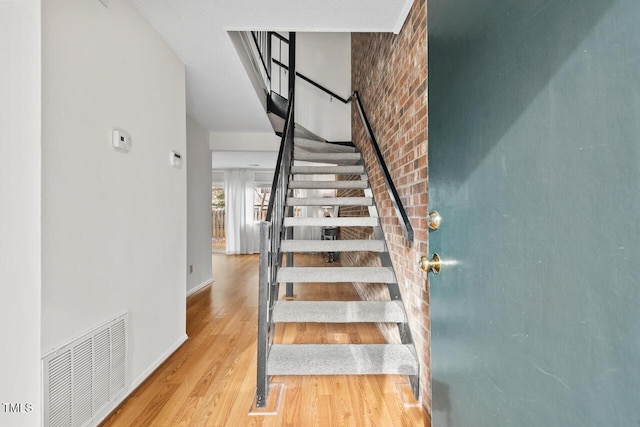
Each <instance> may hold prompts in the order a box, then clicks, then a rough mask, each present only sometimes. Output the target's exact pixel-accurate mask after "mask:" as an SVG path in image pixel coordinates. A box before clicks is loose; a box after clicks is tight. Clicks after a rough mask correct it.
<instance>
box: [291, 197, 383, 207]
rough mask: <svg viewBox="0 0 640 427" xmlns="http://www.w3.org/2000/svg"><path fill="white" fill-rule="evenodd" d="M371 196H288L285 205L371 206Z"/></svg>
mask: <svg viewBox="0 0 640 427" xmlns="http://www.w3.org/2000/svg"><path fill="white" fill-rule="evenodd" d="M371 205H373V198H372V197H288V198H287V206H371Z"/></svg>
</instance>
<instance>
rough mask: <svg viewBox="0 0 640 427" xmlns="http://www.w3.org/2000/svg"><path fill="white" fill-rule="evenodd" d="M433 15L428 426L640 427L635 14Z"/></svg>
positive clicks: (639, 51)
mask: <svg viewBox="0 0 640 427" xmlns="http://www.w3.org/2000/svg"><path fill="white" fill-rule="evenodd" d="M481 3H482V7H475V6H474V4H476V5H477V4H478V3H477V2H468V1H464V0H433V1H430V2H429V14H428V15H429V203H430V209H431V210H437V211H439V213H440V215H441V216H442V224H441V226H440V228H439V229H438V230H435V231H431V232H430V235H429V240H430V242H429V246H430V252H432V253H433V252H437V253H439V255H440V256H441V258H442V260H443V264H444V265H443V267H442V272H441V273H440V274H439V275H437V276H436V275H433V274H431V275H430V298H431V299H430V313H431V345H432V386H433V425H434V426H436V427H444V426H456V427H470V426H473V427H482V426H518V427H520V426H562V427H572V426H640V225H639V224H640V221H639V217H640V155H639V153H640V26H639V25H638V24H637V23H638V22H640V2H638V1H637V0H584V1H580V2H577V1H563V2H548V1H547V0H540V1H538V0H534V1H529V2H519V1H515V2H514V1H507V0H488V1H486V2H481Z"/></svg>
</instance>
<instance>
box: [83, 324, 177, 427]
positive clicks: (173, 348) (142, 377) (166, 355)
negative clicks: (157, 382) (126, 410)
mask: <svg viewBox="0 0 640 427" xmlns="http://www.w3.org/2000/svg"><path fill="white" fill-rule="evenodd" d="M188 339H189V337H188V336H187V334H186V333H185V334H182V336H181V337H180V338H179V339H178V341H176V342H175V343H174V344H173V345H172V346H171V347H169V348H168V349H167V351H165V352H164V353H163V354H162V355H161V356H160V357H159V358H158V359H157V360H156V361H155V362H153V363H152V364H151V365H149V367H148V368H147V369H145V370H144V372H143V373H142V374H140V375H139V376H138V378H136V379H135V380H134V381H133V382H132V383H131V384H130V385H129V389H128V390H127V391H126V392H125V393H123V394H122V395H121V396H120V398H118V399H116V400H114V401H113V402H112V403H111V405H110V406H108V407H106V408H105V409H104V410H103V411H102V412H100V413H98V414H96V416H95V418H94V419H93V421H95V422H96V425H98V424H100V423H101V422H103V421H104V420H105V419H106V418H107V417H108V416H109V415H111V412H113V411H114V410H115V409H116V408H117V407H118V406H119V405H120V404H121V403H122V402H124V401H125V399H126V398H127V397H129V395H130V394H131V393H133V392H134V391H135V389H136V388H138V386H140V384H142V383H143V382H144V380H146V379H147V378H148V377H149V376H150V375H151V374H152V373H153V372H154V371H155V370H156V369H158V367H159V366H160V365H161V364H162V363H163V362H164V361H165V360H167V359H168V358H169V356H171V355H172V354H173V353H174V352H175V351H176V350H177V349H178V348H180V346H181V345H182V344H184V342H185V341H186V340H188Z"/></svg>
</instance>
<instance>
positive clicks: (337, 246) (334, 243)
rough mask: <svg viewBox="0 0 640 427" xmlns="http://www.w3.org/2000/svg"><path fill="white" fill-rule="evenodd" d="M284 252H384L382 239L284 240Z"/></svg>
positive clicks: (282, 247)
mask: <svg viewBox="0 0 640 427" xmlns="http://www.w3.org/2000/svg"><path fill="white" fill-rule="evenodd" d="M280 250H281V251H282V252H353V251H370V252H384V251H385V250H386V248H385V244H384V241H382V240H283V241H282V244H281V246H280Z"/></svg>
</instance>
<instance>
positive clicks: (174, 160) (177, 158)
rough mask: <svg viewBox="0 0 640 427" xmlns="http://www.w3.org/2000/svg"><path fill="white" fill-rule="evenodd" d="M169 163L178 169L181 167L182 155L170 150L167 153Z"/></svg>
mask: <svg viewBox="0 0 640 427" xmlns="http://www.w3.org/2000/svg"><path fill="white" fill-rule="evenodd" d="M169 164H170V165H171V166H173V167H174V168H176V169H180V168H181V167H182V155H181V154H180V153H178V152H177V151H172V152H171V153H170V154H169Z"/></svg>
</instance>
